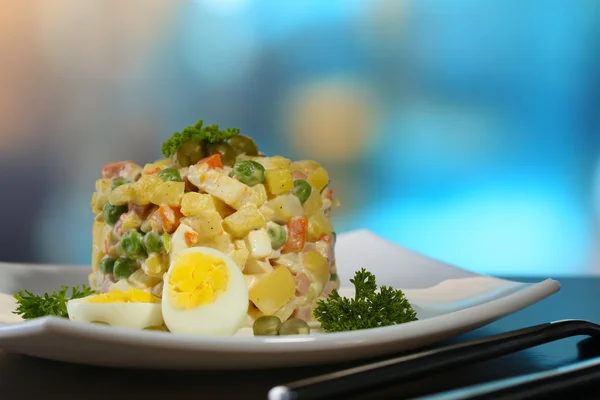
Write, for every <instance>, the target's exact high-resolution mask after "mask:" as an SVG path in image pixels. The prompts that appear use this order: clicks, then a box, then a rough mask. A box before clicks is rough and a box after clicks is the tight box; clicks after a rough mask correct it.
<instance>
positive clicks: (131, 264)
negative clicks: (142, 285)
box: [113, 257, 139, 280]
mask: <svg viewBox="0 0 600 400" xmlns="http://www.w3.org/2000/svg"><path fill="white" fill-rule="evenodd" d="M138 268H139V266H138V264H137V262H135V260H132V259H131V258H127V257H121V258H119V259H118V260H117V261H115V268H114V270H113V276H114V277H115V279H116V280H121V279H127V278H129V277H130V276H131V274H133V273H134V272H135V271H137V270H138Z"/></svg>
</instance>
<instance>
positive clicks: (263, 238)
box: [246, 229, 273, 258]
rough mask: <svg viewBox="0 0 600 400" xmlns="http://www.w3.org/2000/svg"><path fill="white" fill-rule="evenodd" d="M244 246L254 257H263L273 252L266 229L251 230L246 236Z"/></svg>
mask: <svg viewBox="0 0 600 400" xmlns="http://www.w3.org/2000/svg"><path fill="white" fill-rule="evenodd" d="M246 246H247V247H248V250H250V255H251V256H252V257H254V258H263V257H266V256H268V255H270V254H271V253H272V252H273V248H272V247H271V238H270V237H269V234H268V233H267V230H266V229H260V230H257V231H252V232H250V233H248V236H246Z"/></svg>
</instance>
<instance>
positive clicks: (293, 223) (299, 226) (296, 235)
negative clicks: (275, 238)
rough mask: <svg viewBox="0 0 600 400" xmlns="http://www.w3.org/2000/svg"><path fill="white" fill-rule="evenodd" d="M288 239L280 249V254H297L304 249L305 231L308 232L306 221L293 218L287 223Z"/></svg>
mask: <svg viewBox="0 0 600 400" xmlns="http://www.w3.org/2000/svg"><path fill="white" fill-rule="evenodd" d="M287 228H288V237H287V241H286V242H285V244H284V245H283V247H282V248H281V253H299V252H301V251H302V249H304V244H305V243H306V231H307V230H308V220H307V219H306V218H302V217H295V218H292V219H291V220H290V222H288V223H287Z"/></svg>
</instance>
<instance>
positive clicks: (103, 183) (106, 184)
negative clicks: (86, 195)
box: [94, 179, 112, 210]
mask: <svg viewBox="0 0 600 400" xmlns="http://www.w3.org/2000/svg"><path fill="white" fill-rule="evenodd" d="M111 187H112V180H111V179H98V180H97V181H96V200H95V205H94V207H95V208H96V209H97V210H102V207H104V204H106V202H107V201H108V195H109V194H110V190H111Z"/></svg>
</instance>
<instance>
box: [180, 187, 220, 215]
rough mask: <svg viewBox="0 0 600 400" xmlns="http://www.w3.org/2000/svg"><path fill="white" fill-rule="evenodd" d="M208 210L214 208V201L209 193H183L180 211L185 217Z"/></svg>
mask: <svg viewBox="0 0 600 400" xmlns="http://www.w3.org/2000/svg"><path fill="white" fill-rule="evenodd" d="M208 210H216V207H215V202H214V200H213V197H212V196H211V195H210V194H202V193H196V192H189V193H186V194H184V195H183V198H182V199H181V213H182V214H183V215H185V216H186V217H189V216H193V215H198V214H200V213H201V212H203V211H208Z"/></svg>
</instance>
